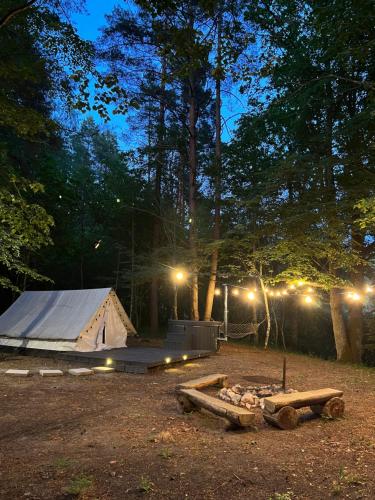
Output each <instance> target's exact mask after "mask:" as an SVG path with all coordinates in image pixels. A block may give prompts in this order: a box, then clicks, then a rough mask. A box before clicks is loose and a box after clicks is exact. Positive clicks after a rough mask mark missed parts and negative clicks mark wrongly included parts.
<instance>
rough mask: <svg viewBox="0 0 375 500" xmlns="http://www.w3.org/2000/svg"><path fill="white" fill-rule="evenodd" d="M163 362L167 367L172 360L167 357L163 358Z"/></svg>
mask: <svg viewBox="0 0 375 500" xmlns="http://www.w3.org/2000/svg"><path fill="white" fill-rule="evenodd" d="M164 361H165V363H166V364H167V365H169V363H170V362H171V361H172V358H170V357H169V356H168V357H167V358H164Z"/></svg>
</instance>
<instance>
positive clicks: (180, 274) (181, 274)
mask: <svg viewBox="0 0 375 500" xmlns="http://www.w3.org/2000/svg"><path fill="white" fill-rule="evenodd" d="M184 277H185V275H184V273H183V272H182V271H177V273H176V280H177V281H182V280H183V279H184Z"/></svg>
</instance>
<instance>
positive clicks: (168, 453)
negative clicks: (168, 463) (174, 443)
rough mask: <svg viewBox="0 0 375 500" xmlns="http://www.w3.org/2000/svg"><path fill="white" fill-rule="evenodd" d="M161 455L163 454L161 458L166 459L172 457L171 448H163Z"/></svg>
mask: <svg viewBox="0 0 375 500" xmlns="http://www.w3.org/2000/svg"><path fill="white" fill-rule="evenodd" d="M159 455H160V456H161V458H164V460H169V459H170V458H172V456H173V453H172V451H171V450H170V449H169V448H162V449H161V450H160V453H159Z"/></svg>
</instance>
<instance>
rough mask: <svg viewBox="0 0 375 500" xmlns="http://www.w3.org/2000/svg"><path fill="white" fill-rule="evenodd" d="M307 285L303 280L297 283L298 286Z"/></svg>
mask: <svg viewBox="0 0 375 500" xmlns="http://www.w3.org/2000/svg"><path fill="white" fill-rule="evenodd" d="M304 284H305V282H304V281H303V280H299V282H298V283H297V285H298V286H303V285H304Z"/></svg>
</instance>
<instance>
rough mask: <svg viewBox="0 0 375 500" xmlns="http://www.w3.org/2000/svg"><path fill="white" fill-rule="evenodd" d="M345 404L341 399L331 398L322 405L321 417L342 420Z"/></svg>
mask: <svg viewBox="0 0 375 500" xmlns="http://www.w3.org/2000/svg"><path fill="white" fill-rule="evenodd" d="M344 410H345V402H344V400H343V399H341V398H332V399H330V400H329V401H327V402H326V404H325V405H324V407H323V409H322V412H321V415H322V416H323V417H327V418H342V417H343V416H344Z"/></svg>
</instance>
